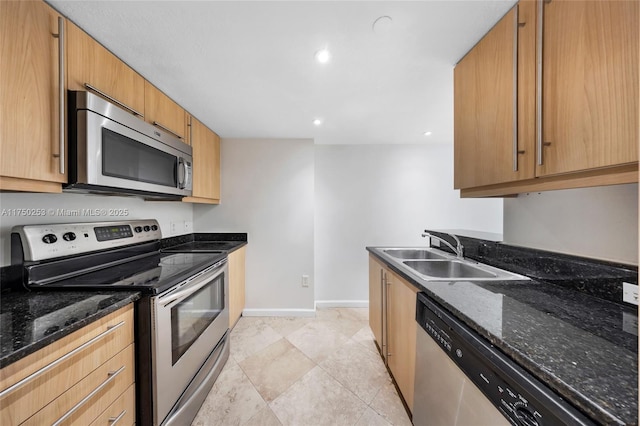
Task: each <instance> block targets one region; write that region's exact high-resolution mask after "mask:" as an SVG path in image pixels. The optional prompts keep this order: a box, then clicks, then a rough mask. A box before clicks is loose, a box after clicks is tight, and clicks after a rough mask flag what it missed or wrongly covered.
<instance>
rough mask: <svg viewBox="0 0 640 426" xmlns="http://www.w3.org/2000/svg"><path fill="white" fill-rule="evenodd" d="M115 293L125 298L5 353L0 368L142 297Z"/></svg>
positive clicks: (127, 293) (137, 293) (133, 294)
mask: <svg viewBox="0 0 640 426" xmlns="http://www.w3.org/2000/svg"><path fill="white" fill-rule="evenodd" d="M39 293H42V292H39ZM51 293H54V292H53V291H52V292H51ZM114 295H124V298H122V299H120V300H118V301H116V302H114V303H112V304H110V305H109V306H108V307H105V308H103V309H100V310H99V311H98V312H96V313H94V314H92V315H90V316H88V317H86V318H83V319H81V320H79V321H76V322H74V323H73V324H70V325H68V326H66V327H64V328H62V329H60V330H58V331H56V332H55V333H52V334H50V335H48V336H46V337H43V338H41V339H38V340H37V341H35V342H32V343H30V344H28V345H26V346H24V347H22V348H20V349H17V350H15V351H13V352H11V353H9V354H8V355H5V356H4V357H2V358H0V369H2V368H4V367H6V366H8V365H11V364H13V363H14V362H16V361H19V360H20V359H22V358H24V357H26V356H28V355H31V354H32V353H35V352H37V351H38V350H40V349H42V348H44V347H46V346H48V345H50V344H52V343H54V342H56V341H58V340H60V339H62V338H63V337H65V336H68V335H70V334H71V333H73V332H75V331H77V330H80V329H81V328H83V327H85V326H87V325H89V324H91V323H93V322H95V321H97V320H99V319H100V318H103V317H105V316H107V315H109V314H111V313H113V312H115V311H117V310H118V309H120V308H123V307H125V306H127V305H129V304H130V303H133V302H135V301H136V300H138V299H140V293H139V292H114ZM87 297H91V295H89V294H88V295H87Z"/></svg>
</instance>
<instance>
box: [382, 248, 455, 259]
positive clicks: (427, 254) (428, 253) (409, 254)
mask: <svg viewBox="0 0 640 426" xmlns="http://www.w3.org/2000/svg"><path fill="white" fill-rule="evenodd" d="M384 252H385V253H387V254H388V255H389V256H392V257H395V258H396V259H439V260H442V259H446V258H447V255H445V254H444V253H443V254H440V253H437V252H436V251H434V250H429V249H411V248H407V249H389V250H384Z"/></svg>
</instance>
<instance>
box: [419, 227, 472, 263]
mask: <svg viewBox="0 0 640 426" xmlns="http://www.w3.org/2000/svg"><path fill="white" fill-rule="evenodd" d="M445 233H446V234H447V235H448V236H450V237H451V238H453V239H454V240H456V247H453V246H452V245H451V243H450V242H449V241H447V240H445V239H444V238H440V237H438V236H437V235H433V234H430V233H429V232H428V231H427V230H426V229H425V231H424V234H422V236H423V237H429V238H435V239H436V240H438V241H440V242H441V243H444V244H446V245H447V247H449V248H450V249H451V250H453V252H454V253H455V254H456V256H457V257H458V259H463V258H464V246H463V245H462V243H461V242H460V239H459V238H458V237H456V236H455V235H453V234H449V233H448V232H445Z"/></svg>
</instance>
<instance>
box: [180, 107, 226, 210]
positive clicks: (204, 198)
mask: <svg viewBox="0 0 640 426" xmlns="http://www.w3.org/2000/svg"><path fill="white" fill-rule="evenodd" d="M191 147H192V148H193V196H192V197H187V198H184V199H183V201H186V202H192V203H210V204H217V203H219V202H220V137H218V135H216V134H215V133H214V132H212V131H211V130H209V129H208V128H207V127H206V126H205V125H204V124H202V123H201V122H200V121H198V120H196V119H195V118H194V117H191Z"/></svg>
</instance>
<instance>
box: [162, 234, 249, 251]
mask: <svg viewBox="0 0 640 426" xmlns="http://www.w3.org/2000/svg"><path fill="white" fill-rule="evenodd" d="M245 245H247V234H246V233H197V234H186V235H178V236H175V237H169V238H164V239H163V240H162V243H161V250H164V251H169V250H180V251H184V252H192V251H220V252H227V254H228V253H232V252H234V251H236V250H238V249H239V248H240V247H242V246H245Z"/></svg>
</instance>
